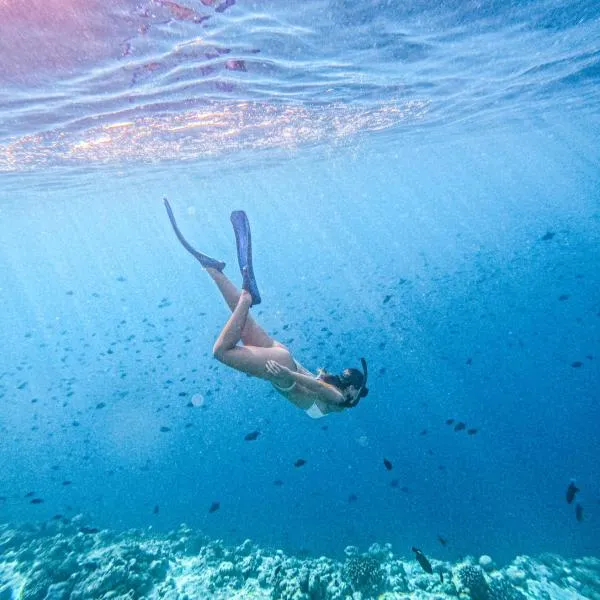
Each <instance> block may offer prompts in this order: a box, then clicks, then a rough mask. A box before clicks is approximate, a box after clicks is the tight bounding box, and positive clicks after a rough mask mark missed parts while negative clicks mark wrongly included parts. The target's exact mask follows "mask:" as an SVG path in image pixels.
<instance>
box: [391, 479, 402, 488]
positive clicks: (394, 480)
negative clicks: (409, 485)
mask: <svg viewBox="0 0 600 600" xmlns="http://www.w3.org/2000/svg"><path fill="white" fill-rule="evenodd" d="M399 483H400V481H399V480H398V479H392V481H390V485H391V486H392V487H393V488H397V487H398V484H399Z"/></svg>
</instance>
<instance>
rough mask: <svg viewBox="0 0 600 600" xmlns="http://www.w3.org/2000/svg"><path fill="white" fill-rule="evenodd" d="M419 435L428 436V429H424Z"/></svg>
mask: <svg viewBox="0 0 600 600" xmlns="http://www.w3.org/2000/svg"><path fill="white" fill-rule="evenodd" d="M419 435H427V429H423V431H421V433H420V434H419Z"/></svg>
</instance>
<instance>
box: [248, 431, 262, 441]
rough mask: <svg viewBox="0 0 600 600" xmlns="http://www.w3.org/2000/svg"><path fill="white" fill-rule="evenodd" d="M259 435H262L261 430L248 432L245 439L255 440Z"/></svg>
mask: <svg viewBox="0 0 600 600" xmlns="http://www.w3.org/2000/svg"><path fill="white" fill-rule="evenodd" d="M259 435H260V431H252V432H251V433H247V434H246V435H245V436H244V439H245V440H246V441H247V442H251V441H252V440H255V439H256V438H257V437H258V436H259Z"/></svg>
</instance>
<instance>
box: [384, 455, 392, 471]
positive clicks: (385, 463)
mask: <svg viewBox="0 0 600 600" xmlns="http://www.w3.org/2000/svg"><path fill="white" fill-rule="evenodd" d="M383 464H384V465H385V468H386V469H387V470H388V471H391V470H392V469H393V468H394V465H392V463H391V462H390V461H389V460H388V459H387V458H384V459H383Z"/></svg>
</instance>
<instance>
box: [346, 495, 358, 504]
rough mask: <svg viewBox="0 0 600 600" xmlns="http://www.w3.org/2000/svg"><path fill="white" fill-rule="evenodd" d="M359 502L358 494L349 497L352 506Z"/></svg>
mask: <svg viewBox="0 0 600 600" xmlns="http://www.w3.org/2000/svg"><path fill="white" fill-rule="evenodd" d="M357 500H358V496H357V495H356V494H350V495H349V496H348V502H349V503H350V504H352V502H356V501H357Z"/></svg>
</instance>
